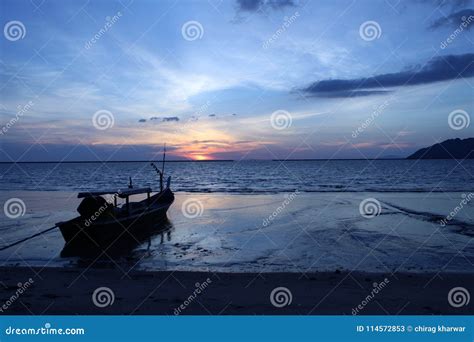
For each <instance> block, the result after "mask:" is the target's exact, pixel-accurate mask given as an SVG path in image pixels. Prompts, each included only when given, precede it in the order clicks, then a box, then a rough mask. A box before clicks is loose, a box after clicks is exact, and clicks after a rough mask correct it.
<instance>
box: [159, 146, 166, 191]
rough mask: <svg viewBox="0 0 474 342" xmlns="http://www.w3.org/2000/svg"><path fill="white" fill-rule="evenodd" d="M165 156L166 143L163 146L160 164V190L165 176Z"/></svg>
mask: <svg viewBox="0 0 474 342" xmlns="http://www.w3.org/2000/svg"><path fill="white" fill-rule="evenodd" d="M165 158H166V143H165V146H164V147H163V162H162V165H161V177H160V178H161V179H160V180H161V182H160V187H161V191H163V178H164V177H165Z"/></svg>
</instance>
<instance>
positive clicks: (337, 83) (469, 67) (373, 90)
mask: <svg viewBox="0 0 474 342" xmlns="http://www.w3.org/2000/svg"><path fill="white" fill-rule="evenodd" d="M473 76H474V54H472V53H468V54H464V55H448V56H441V57H436V58H433V59H431V60H430V61H429V62H428V63H426V64H425V65H424V66H423V67H421V68H420V67H418V68H408V69H407V70H406V71H400V72H396V73H390V74H380V75H376V76H371V77H366V78H357V79H348V80H341V79H335V80H323V81H318V82H314V83H312V84H310V85H309V86H308V87H306V88H303V89H302V90H303V91H304V92H306V93H308V94H310V95H312V96H318V97H355V96H368V95H374V94H381V93H384V92H387V91H388V90H387V88H392V87H401V86H411V85H419V84H427V83H433V82H439V81H447V80H452V79H456V78H461V77H466V78H467V77H473Z"/></svg>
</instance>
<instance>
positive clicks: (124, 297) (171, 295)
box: [0, 268, 474, 315]
mask: <svg viewBox="0 0 474 342" xmlns="http://www.w3.org/2000/svg"><path fill="white" fill-rule="evenodd" d="M0 272H1V274H2V285H3V286H0V294H1V297H0V298H1V300H2V301H4V302H6V301H7V299H8V298H10V296H12V295H13V294H14V293H15V291H16V289H17V288H18V284H17V283H18V282H21V281H23V283H24V282H25V281H27V280H28V278H30V277H31V278H32V280H33V283H32V285H31V286H30V287H28V288H27V289H26V290H25V291H24V292H23V294H21V295H20V296H19V297H18V298H17V299H16V300H14V301H13V303H11V305H10V306H8V307H7V308H6V310H3V312H2V313H1V314H9V315H14V314H34V315H38V314H48V315H55V314H67V315H75V314H101V315H102V314H106V315H107V314H119V315H122V314H135V315H141V314H154V315H176V314H180V315H191V314H193V315H254V314H256V315H260V314H270V315H288V314H291V315H322V314H325V315H326V314H329V315H333V314H335V315H352V314H354V313H356V314H359V315H385V314H392V315H412V314H424V315H431V314H434V315H439V314H450V315H467V314H471V315H472V314H473V313H474V309H473V308H474V307H473V304H472V303H470V304H468V305H467V306H461V307H459V308H455V307H453V306H451V305H449V303H448V293H449V291H450V290H451V289H452V288H454V287H456V286H465V287H467V288H470V290H471V293H473V292H474V288H473V287H472V284H474V275H473V274H470V275H467V274H460V273H456V274H444V275H442V276H440V275H435V274H409V273H398V274H395V275H390V274H379V273H377V274H373V273H372V274H371V273H361V272H352V273H348V272H330V273H329V272H320V273H308V274H296V273H260V274H258V273H246V274H242V273H205V272H130V273H125V272H122V271H121V270H119V269H114V270H110V269H103V270H98V269H77V268H76V269H59V268H44V269H39V268H33V269H29V268H2V269H1V270H0ZM376 284H378V285H376ZM382 284H385V285H384V286H382ZM104 287H107V288H108V289H110V290H108V291H109V292H108V293H109V294H110V296H109V297H107V295H106V294H103V297H102V300H101V299H100V298H99V297H97V296H96V301H99V305H100V306H102V305H104V306H103V307H99V306H97V305H95V304H94V300H93V298H94V295H93V293H94V291H95V290H96V289H98V288H104ZM278 287H285V288H286V289H287V290H286V291H289V292H286V293H287V294H288V293H291V301H290V300H289V299H288V298H289V296H286V297H285V296H284V295H283V294H281V297H280V300H279V301H278V298H277V297H275V302H276V303H277V305H280V304H281V305H282V307H276V306H275V305H273V304H272V302H271V299H270V297H271V293H272V291H273V290H274V289H276V288H278ZM376 287H378V288H379V291H378V293H376V294H374V292H373V290H374V288H376ZM198 288H200V289H201V291H200V293H196V289H198ZM277 291H278V290H277ZM370 294H372V295H373V297H372V298H371V299H369V300H368V301H367V296H368V295H370ZM193 296H194V297H193ZM111 298H113V302H112V300H111ZM364 300H365V301H366V302H364ZM107 304H108V305H107ZM283 304H286V305H283ZM364 304H365V305H364ZM359 305H361V306H362V309H359V310H358V311H357V312H356V311H355V309H356V308H357V307H358V306H359Z"/></svg>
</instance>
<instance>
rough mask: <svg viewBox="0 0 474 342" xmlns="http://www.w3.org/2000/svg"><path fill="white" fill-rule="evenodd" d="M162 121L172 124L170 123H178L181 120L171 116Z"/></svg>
mask: <svg viewBox="0 0 474 342" xmlns="http://www.w3.org/2000/svg"><path fill="white" fill-rule="evenodd" d="M161 121H163V122H170V121H176V122H178V121H179V118H178V117H177V116H169V117H164V118H163V119H161Z"/></svg>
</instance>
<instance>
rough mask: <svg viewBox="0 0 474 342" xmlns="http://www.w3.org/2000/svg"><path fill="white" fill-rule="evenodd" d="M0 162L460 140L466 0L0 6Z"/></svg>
mask: <svg viewBox="0 0 474 342" xmlns="http://www.w3.org/2000/svg"><path fill="white" fill-rule="evenodd" d="M0 24H1V25H2V27H3V36H1V37H0V161H3V162H10V161H77V160H151V159H156V158H159V156H161V151H162V150H163V145H164V144H165V143H166V146H167V151H168V156H169V157H168V158H169V159H192V160H208V159H233V160H245V159H307V158H314V159H320V158H321V159H325V158H381V157H405V156H407V155H409V154H410V153H412V152H414V151H416V150H417V149H419V148H422V147H426V146H429V145H432V144H434V143H436V142H440V141H444V140H446V139H452V138H468V137H473V136H474V122H472V123H471V118H472V116H473V113H474V96H473V95H474V90H473V89H474V78H473V76H474V64H473V63H474V48H473V47H474V45H473V42H474V34H473V33H474V29H473V28H474V3H473V2H472V1H469V0H450V1H447V0H446V1H445V0H414V1H408V0H379V1H373V0H367V1H363V0H361V1H357V0H352V1H351V0H347V1H346V0H337V1H334V0H327V1H324V0H323V1H304V0H301V1H298V0H281V1H278V0H227V1H223V0H202V1H151V0H141V1H139V0H134V1H132V0H120V1H112V0H103V1H83V0H77V1H72V0H62V1H59V0H50V1H48V0H31V1H30V0H2V1H1V2H0Z"/></svg>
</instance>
